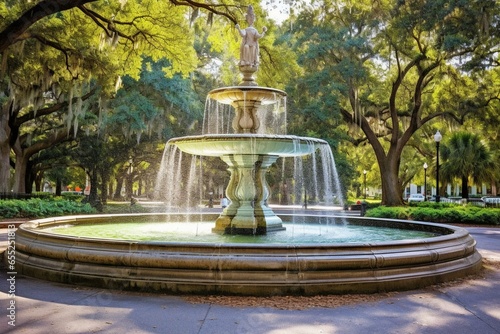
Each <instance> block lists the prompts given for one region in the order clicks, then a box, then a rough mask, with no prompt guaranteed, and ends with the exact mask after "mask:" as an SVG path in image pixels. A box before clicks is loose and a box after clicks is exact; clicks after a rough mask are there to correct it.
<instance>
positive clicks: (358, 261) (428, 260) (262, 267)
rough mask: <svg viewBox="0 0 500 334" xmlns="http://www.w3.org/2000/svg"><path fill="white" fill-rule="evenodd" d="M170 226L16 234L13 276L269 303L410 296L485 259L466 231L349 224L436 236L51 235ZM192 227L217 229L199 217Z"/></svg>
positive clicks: (55, 221)
mask: <svg viewBox="0 0 500 334" xmlns="http://www.w3.org/2000/svg"><path fill="white" fill-rule="evenodd" d="M168 217H169V214H150V215H144V214H141V215H99V216H72V217H58V218H50V219H40V220H34V221H31V222H29V223H25V224H23V225H21V226H20V227H19V229H18V230H17V232H16V271H17V272H18V274H21V275H26V276H31V277H36V278H40V279H45V280H50V281H55V282H63V283H70V284H78V285H87V286H94V287H103V288H112V289H124V290H142V291H161V292H168V293H190V294H194V293H196V294H236V295H267V296H271V295H288V294H299V295H316V294H347V293H373V292H381V291H391V290H409V289H415V288H419V287H423V286H426V285H430V284H434V283H440V282H444V281H447V280H452V279H456V278H459V277H463V276H466V275H468V274H472V273H475V272H477V271H478V270H479V269H480V268H481V256H480V255H479V253H478V252H477V250H476V247H475V246H476V243H475V240H474V239H473V238H472V237H471V236H470V235H469V233H468V232H467V230H465V229H463V228H458V227H453V226H448V225H442V224H434V223H424V222H407V221H399V220H388V219H369V218H360V217H356V218H354V217H345V218H343V219H342V220H343V221H344V222H345V224H358V225H364V226H381V227H382V226H383V227H397V228H402V229H410V230H422V231H429V232H433V233H435V234H436V236H435V237H430V238H422V239H406V240H400V241H388V242H377V243H348V244H341V243H334V244H323V243H317V244H315V243H312V244H293V245H292V244H286V243H285V244H233V243H204V242H195V241H194V242H158V241H130V240H111V239H102V238H85V237H72V236H65V235H58V234H55V233H51V232H49V231H47V229H46V228H48V227H53V226H60V225H67V224H72V225H74V224H97V223H114V222H118V221H120V222H123V221H127V220H130V219H137V218H141V219H145V220H147V221H167V218H168ZM193 217H198V218H199V219H203V220H215V219H216V216H213V215H212V216H207V215H202V214H197V215H193ZM281 217H282V218H283V219H285V217H286V216H281ZM308 218H310V217H308ZM311 219H312V218H311ZM277 233H280V232H277Z"/></svg>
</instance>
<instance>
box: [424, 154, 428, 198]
mask: <svg viewBox="0 0 500 334" xmlns="http://www.w3.org/2000/svg"><path fill="white" fill-rule="evenodd" d="M427 167H429V166H428V165H427V162H424V201H427Z"/></svg>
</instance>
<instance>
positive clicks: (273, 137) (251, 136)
mask: <svg viewBox="0 0 500 334" xmlns="http://www.w3.org/2000/svg"><path fill="white" fill-rule="evenodd" d="M206 139H210V140H214V141H215V140H218V141H223V140H228V139H252V140H253V139H257V140H263V139H265V140H276V141H279V140H300V141H305V142H311V143H315V144H325V145H328V142H327V141H326V140H324V139H319V138H313V137H301V136H297V135H267V134H259V133H226V134H213V133H211V134H204V135H192V136H183V137H174V138H171V139H169V140H168V141H167V144H171V143H176V142H181V141H196V140H206Z"/></svg>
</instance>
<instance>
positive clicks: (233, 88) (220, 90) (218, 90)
mask: <svg viewBox="0 0 500 334" xmlns="http://www.w3.org/2000/svg"><path fill="white" fill-rule="evenodd" d="M228 91H241V92H249V91H265V92H272V93H276V94H279V95H281V96H287V95H288V94H287V93H286V92H285V91H284V90H281V89H277V88H272V87H264V86H227V87H219V88H215V89H212V90H211V91H209V92H208V94H207V96H208V97H211V95H213V94H217V93H223V92H228Z"/></svg>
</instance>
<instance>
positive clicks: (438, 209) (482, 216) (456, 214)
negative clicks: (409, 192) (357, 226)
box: [366, 203, 500, 225]
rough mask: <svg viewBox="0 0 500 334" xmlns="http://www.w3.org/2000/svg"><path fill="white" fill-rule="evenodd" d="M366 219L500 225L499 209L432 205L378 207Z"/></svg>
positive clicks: (369, 212)
mask: <svg viewBox="0 0 500 334" xmlns="http://www.w3.org/2000/svg"><path fill="white" fill-rule="evenodd" d="M366 217H376V218H391V219H407V220H416V221H426V222H433V223H443V224H474V225H500V209H490V208H479V207H476V206H457V205H449V204H444V203H432V204H429V205H418V206H411V207H387V206H380V207H378V208H374V209H370V210H368V211H367V212H366Z"/></svg>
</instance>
